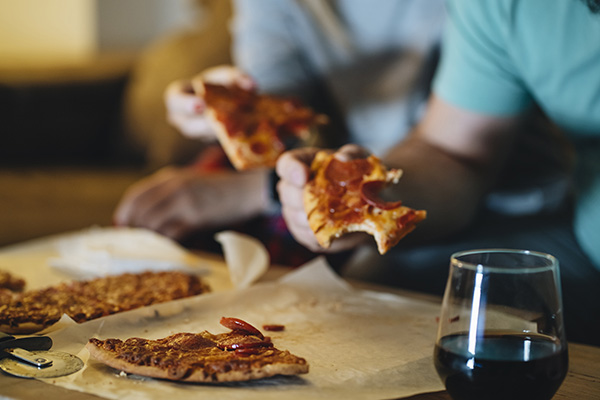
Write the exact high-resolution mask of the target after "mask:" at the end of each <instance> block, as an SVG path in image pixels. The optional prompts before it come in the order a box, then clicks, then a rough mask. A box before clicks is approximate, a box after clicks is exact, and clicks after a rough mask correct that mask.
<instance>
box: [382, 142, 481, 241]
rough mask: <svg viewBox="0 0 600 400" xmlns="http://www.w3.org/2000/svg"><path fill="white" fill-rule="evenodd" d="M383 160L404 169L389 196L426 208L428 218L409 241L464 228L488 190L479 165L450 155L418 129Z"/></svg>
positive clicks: (440, 235) (432, 237)
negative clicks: (423, 137) (428, 140)
mask: <svg viewBox="0 0 600 400" xmlns="http://www.w3.org/2000/svg"><path fill="white" fill-rule="evenodd" d="M384 162H385V163H386V164H387V165H388V166H389V167H393V168H399V169H402V170H403V175H402V178H401V179H400V182H399V183H398V184H397V185H394V186H393V187H391V188H390V193H389V196H390V198H396V199H401V200H402V202H403V204H404V205H406V206H408V207H412V208H415V209H423V210H426V211H427V219H426V220H425V221H423V222H422V223H421V224H420V225H419V227H418V228H417V229H416V230H415V231H414V232H413V233H411V235H410V240H411V241H412V240H415V241H421V240H431V239H435V238H438V237H442V236H444V235H448V234H450V233H453V232H457V231H459V230H460V229H462V228H464V227H465V226H466V225H468V224H469V222H470V221H472V219H473V217H474V216H475V214H476V213H477V210H478V208H479V204H480V200H481V198H482V196H483V194H484V193H485V192H486V190H487V186H488V183H487V182H486V176H487V175H486V174H482V173H481V172H482V171H481V170H480V169H479V168H480V166H478V165H477V164H476V163H474V162H472V161H471V160H467V159H461V158H457V157H455V156H453V155H449V154H448V153H446V152H444V151H443V150H441V149H440V148H438V147H436V146H434V145H432V144H430V143H428V142H427V141H425V140H423V139H422V137H421V135H419V133H418V132H414V134H413V135H412V136H411V137H410V138H408V139H407V140H406V141H404V142H403V143H402V144H400V145H398V146H396V147H395V148H393V149H392V150H391V151H390V152H389V153H388V154H387V155H386V156H385V158H384Z"/></svg>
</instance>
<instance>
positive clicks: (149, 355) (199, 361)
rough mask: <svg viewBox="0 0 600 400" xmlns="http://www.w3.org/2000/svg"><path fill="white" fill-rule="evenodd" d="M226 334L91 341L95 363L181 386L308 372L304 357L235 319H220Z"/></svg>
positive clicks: (90, 346)
mask: <svg viewBox="0 0 600 400" xmlns="http://www.w3.org/2000/svg"><path fill="white" fill-rule="evenodd" d="M221 324H222V325H224V326H225V327H227V328H229V329H231V331H230V332H226V333H219V334H212V333H210V332H208V331H203V332H200V333H176V334H174V335H171V336H168V337H165V338H162V339H157V340H149V339H142V338H129V339H127V340H124V341H123V340H120V339H105V340H100V339H96V338H92V339H90V340H89V342H88V344H87V345H86V348H87V349H88V351H89V353H90V356H91V357H92V358H94V359H95V360H97V361H99V362H101V363H103V364H106V365H108V366H110V367H112V368H115V369H118V370H121V371H124V372H126V373H130V374H135V375H142V376H147V377H151V378H160V379H168V380H173V381H182V382H206V383H217V382H239V381H248V380H254V379H261V378H267V377H271V376H274V375H298V374H305V373H307V372H308V363H307V362H306V360H305V359H304V358H301V357H298V356H295V355H293V354H291V353H290V352H289V351H286V350H278V349H277V348H275V346H274V345H273V342H272V341H271V339H270V338H269V337H266V336H264V335H263V334H262V333H261V332H260V331H259V330H258V329H256V328H255V327H253V326H252V325H250V324H248V323H247V322H245V321H242V320H240V319H237V318H225V317H224V318H221Z"/></svg>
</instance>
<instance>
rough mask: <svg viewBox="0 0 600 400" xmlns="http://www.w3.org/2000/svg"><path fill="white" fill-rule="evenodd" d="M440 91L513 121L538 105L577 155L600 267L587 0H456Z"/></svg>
mask: <svg viewBox="0 0 600 400" xmlns="http://www.w3.org/2000/svg"><path fill="white" fill-rule="evenodd" d="M448 12H449V15H450V21H449V23H448V27H447V31H446V37H445V39H444V40H445V41H444V46H443V51H442V59H441V63H440V66H439V68H438V71H437V74H436V77H435V80H434V85H433V88H434V91H435V93H436V94H437V95H438V96H439V97H441V98H442V99H444V100H445V101H447V102H449V103H451V104H454V105H456V106H458V107H461V108H464V109H468V110H472V111H477V112H480V113H484V114H489V115H513V114H516V113H519V112H521V111H523V110H524V109H526V108H528V107H529V106H531V105H532V104H534V103H535V104H537V105H539V106H540V107H541V108H542V109H543V110H544V111H545V113H546V114H547V115H548V116H549V117H550V118H551V119H552V120H553V121H554V122H555V123H556V124H557V125H558V126H560V127H561V128H562V129H563V130H564V131H565V132H566V133H567V135H568V136H569V137H570V138H571V139H572V140H573V143H574V144H575V147H576V149H577V162H578V164H577V169H576V176H575V185H576V190H577V200H576V210H575V219H574V231H575V234H576V236H577V239H578V241H579V243H580V245H581V247H582V248H583V249H584V250H585V252H586V253H587V254H588V255H589V257H590V258H591V259H592V261H594V263H595V264H596V266H597V267H598V268H600V14H592V12H591V11H590V10H589V9H588V8H587V5H586V4H585V2H584V1H583V0H454V1H453V0H450V1H449V3H448Z"/></svg>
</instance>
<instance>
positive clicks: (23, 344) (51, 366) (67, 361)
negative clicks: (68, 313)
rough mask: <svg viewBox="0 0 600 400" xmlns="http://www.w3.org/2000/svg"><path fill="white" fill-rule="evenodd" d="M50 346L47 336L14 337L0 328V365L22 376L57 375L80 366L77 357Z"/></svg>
mask: <svg viewBox="0 0 600 400" xmlns="http://www.w3.org/2000/svg"><path fill="white" fill-rule="evenodd" d="M51 347H52V339H51V338H49V337H48V336H28V337H22V338H15V337H14V336H11V335H7V334H6V333H2V332H0V369H1V370H2V371H4V372H6V373H7V374H9V375H13V376H18V377H21V378H57V377H59V376H65V375H70V374H72V373H74V372H77V371H79V370H80V369H81V368H83V361H81V359H80V358H79V357H77V356H74V355H72V354H69V353H63V352H60V351H52V350H50V348H51Z"/></svg>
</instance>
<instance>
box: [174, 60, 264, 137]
mask: <svg viewBox="0 0 600 400" xmlns="http://www.w3.org/2000/svg"><path fill="white" fill-rule="evenodd" d="M203 82H210V83H214V84H219V85H227V86H228V85H237V86H239V87H241V88H244V89H253V88H254V87H255V83H254V81H253V80H252V78H250V77H249V76H248V75H246V74H244V73H243V72H241V71H240V70H239V69H237V68H235V67H232V66H219V67H214V68H209V69H207V70H205V71H203V72H202V73H200V74H198V75H196V76H195V77H194V78H192V79H191V80H183V79H181V80H176V81H174V82H172V83H170V84H169V85H168V86H167V88H166V90H165V106H166V108H167V120H168V121H169V123H170V124H171V125H173V126H174V127H175V128H177V129H178V130H179V131H180V132H181V133H182V134H183V135H184V136H186V137H188V138H191V139H201V140H205V141H212V140H214V139H215V132H214V130H213V128H212V127H211V126H210V124H209V122H208V120H207V118H206V116H205V113H204V111H205V110H206V103H205V102H204V100H203V98H202V95H203V90H204V88H203Z"/></svg>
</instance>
